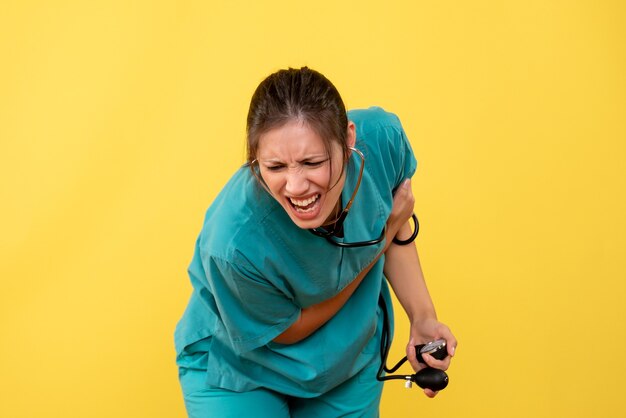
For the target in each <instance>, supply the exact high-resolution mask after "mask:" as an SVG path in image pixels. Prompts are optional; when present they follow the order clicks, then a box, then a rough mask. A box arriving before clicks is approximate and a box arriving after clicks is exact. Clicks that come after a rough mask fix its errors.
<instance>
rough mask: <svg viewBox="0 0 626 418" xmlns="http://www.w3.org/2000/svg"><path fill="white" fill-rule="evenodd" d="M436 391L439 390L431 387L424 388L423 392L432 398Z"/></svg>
mask: <svg viewBox="0 0 626 418" xmlns="http://www.w3.org/2000/svg"><path fill="white" fill-rule="evenodd" d="M438 393H439V391H434V390H431V389H424V394H426V396H428V397H429V398H434V397H435V396H437V394H438Z"/></svg>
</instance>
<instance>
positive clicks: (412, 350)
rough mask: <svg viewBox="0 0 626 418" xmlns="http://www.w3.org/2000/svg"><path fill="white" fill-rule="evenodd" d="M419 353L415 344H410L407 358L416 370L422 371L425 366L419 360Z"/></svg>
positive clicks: (407, 349)
mask: <svg viewBox="0 0 626 418" xmlns="http://www.w3.org/2000/svg"><path fill="white" fill-rule="evenodd" d="M416 356H417V353H416V351H415V346H414V345H413V344H409V345H408V346H407V348H406V358H407V359H408V360H409V364H411V367H412V368H413V370H415V371H416V372H418V371H420V370H421V369H422V368H423V367H424V366H422V365H420V363H419V361H417V357H416Z"/></svg>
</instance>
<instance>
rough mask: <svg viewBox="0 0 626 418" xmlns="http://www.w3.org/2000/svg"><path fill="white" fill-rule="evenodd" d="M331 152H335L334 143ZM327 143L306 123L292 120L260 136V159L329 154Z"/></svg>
mask: <svg viewBox="0 0 626 418" xmlns="http://www.w3.org/2000/svg"><path fill="white" fill-rule="evenodd" d="M329 145H330V146H331V150H330V151H331V153H332V154H334V153H335V150H334V148H335V147H334V145H336V144H334V143H331V144H329ZM326 147H327V145H326V143H325V142H324V140H323V139H322V137H320V135H319V134H318V133H317V132H316V131H315V130H314V129H312V128H311V127H310V126H309V125H307V124H306V123H303V122H301V121H290V122H287V123H286V124H284V125H282V126H279V127H277V128H274V129H271V130H269V131H267V132H265V133H264V134H262V135H261V136H260V137H259V146H258V150H257V155H258V157H259V159H281V160H290V159H302V158H310V157H316V156H327V155H328V151H329V150H327V148H326Z"/></svg>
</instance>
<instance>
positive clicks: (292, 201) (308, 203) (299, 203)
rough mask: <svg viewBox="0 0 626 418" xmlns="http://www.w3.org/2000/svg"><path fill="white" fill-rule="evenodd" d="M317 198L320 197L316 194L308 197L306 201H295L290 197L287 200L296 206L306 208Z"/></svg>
mask: <svg viewBox="0 0 626 418" xmlns="http://www.w3.org/2000/svg"><path fill="white" fill-rule="evenodd" d="M319 197H320V195H319V194H316V195H315V196H312V197H309V198H308V199H305V200H296V199H293V198H291V197H290V198H289V200H290V201H291V203H293V204H294V205H296V206H308V205H310V204H311V203H313V202H315V201H316V200H317V199H318V198H319Z"/></svg>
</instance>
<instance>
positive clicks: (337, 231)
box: [309, 147, 420, 248]
mask: <svg viewBox="0 0 626 418" xmlns="http://www.w3.org/2000/svg"><path fill="white" fill-rule="evenodd" d="M350 150H351V151H354V153H355V154H356V155H358V156H359V157H360V158H361V167H360V168H359V177H358V179H357V182H356V186H355V188H354V192H352V196H350V200H348V203H347V204H346V207H345V208H344V209H343V210H342V211H341V213H340V214H339V216H338V217H337V219H336V220H335V221H333V222H332V225H331V227H330V228H323V227H319V228H313V229H309V231H311V232H312V233H313V234H315V235H317V236H318V237H322V238H326V240H327V241H328V242H330V243H331V244H333V245H336V246H337V247H343V248H355V247H367V246H369V245H376V244H378V243H380V242H382V241H383V240H384V239H385V232H386V231H387V227H386V225H385V226H383V230H382V231H381V232H380V235H379V236H378V238H374V239H371V240H368V241H358V242H341V241H337V240H335V239H334V237H337V238H343V223H344V222H345V220H346V217H347V216H348V213H349V212H350V208H351V207H352V203H353V202H354V198H355V196H356V193H357V192H358V191H359V187H360V186H361V179H362V178H363V169H364V168H365V156H364V155H363V153H362V152H361V151H359V150H358V149H356V148H353V147H350ZM412 218H413V223H414V224H415V228H414V229H413V234H412V235H411V237H410V238H409V239H407V240H399V239H397V238H394V239H393V242H395V243H396V244H399V245H406V244H409V243H411V242H413V241H414V240H415V238H416V237H417V234H418V233H419V228H420V225H419V221H418V220H417V216H415V214H413V215H412Z"/></svg>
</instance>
